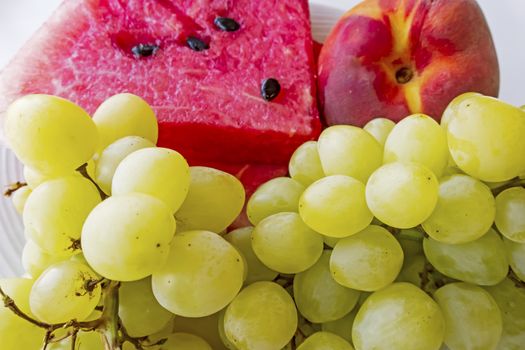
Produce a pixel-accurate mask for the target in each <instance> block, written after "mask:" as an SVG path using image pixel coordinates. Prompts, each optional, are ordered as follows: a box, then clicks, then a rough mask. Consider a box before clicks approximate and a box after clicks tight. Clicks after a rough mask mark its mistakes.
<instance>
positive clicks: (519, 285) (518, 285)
mask: <svg viewBox="0 0 525 350" xmlns="http://www.w3.org/2000/svg"><path fill="white" fill-rule="evenodd" d="M508 278H509V279H510V280H511V281H512V282H514V285H515V286H516V288H524V289H525V282H524V281H522V280H520V279H519V277H518V276H517V275H516V274H515V273H514V271H512V269H511V270H509V275H508Z"/></svg>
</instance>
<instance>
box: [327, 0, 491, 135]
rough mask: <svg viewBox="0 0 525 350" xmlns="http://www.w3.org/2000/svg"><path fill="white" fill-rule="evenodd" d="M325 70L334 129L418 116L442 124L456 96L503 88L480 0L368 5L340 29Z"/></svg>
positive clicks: (372, 0) (398, 0)
mask: <svg viewBox="0 0 525 350" xmlns="http://www.w3.org/2000/svg"><path fill="white" fill-rule="evenodd" d="M318 69H319V81H318V84H319V93H320V103H321V106H322V109H323V112H324V116H325V118H326V121H327V123H328V124H329V125H334V124H352V125H356V126H363V125H365V124H366V123H367V122H368V121H369V120H371V119H373V118H376V117H386V118H388V119H391V120H393V121H399V120H401V119H402V118H404V117H406V116H408V115H411V114H414V113H425V114H428V115H430V116H432V117H433V118H435V119H436V120H437V121H439V120H440V119H441V115H442V113H443V111H444V110H445V108H446V106H447V105H448V104H449V102H450V101H451V100H452V99H453V98H454V97H456V96H458V95H460V94H462V93H464V92H470V91H472V92H479V93H482V94H484V95H490V96H496V95H497V94H498V91H499V66H498V59H497V55H496V50H495V48H494V43H493V41H492V36H491V33H490V30H489V28H488V25H487V22H486V20H485V17H484V15H483V13H482V11H481V9H480V7H479V5H478V4H477V3H476V1H475V0H365V1H363V2H362V3H360V4H359V5H357V6H356V7H354V8H353V9H351V10H350V11H348V12H347V13H346V14H345V15H344V16H343V18H342V19H341V20H340V21H339V22H338V23H337V25H336V26H335V28H334V29H333V30H332V32H331V33H330V35H329V36H328V38H327V40H326V42H325V45H324V46H323V48H322V50H321V54H320V57H319V68H318Z"/></svg>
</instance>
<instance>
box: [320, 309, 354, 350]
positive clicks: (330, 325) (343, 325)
mask: <svg viewBox="0 0 525 350" xmlns="http://www.w3.org/2000/svg"><path fill="white" fill-rule="evenodd" d="M358 311H359V307H355V308H354V309H353V310H352V311H351V312H349V313H348V314H346V315H345V316H344V317H341V318H340V319H338V320H335V321H330V322H324V323H322V324H321V330H322V331H323V332H330V333H334V334H337V335H338V336H340V337H341V338H343V339H345V340H347V341H348V342H350V343H352V326H353V325H354V320H355V316H356V315H357V312H358Z"/></svg>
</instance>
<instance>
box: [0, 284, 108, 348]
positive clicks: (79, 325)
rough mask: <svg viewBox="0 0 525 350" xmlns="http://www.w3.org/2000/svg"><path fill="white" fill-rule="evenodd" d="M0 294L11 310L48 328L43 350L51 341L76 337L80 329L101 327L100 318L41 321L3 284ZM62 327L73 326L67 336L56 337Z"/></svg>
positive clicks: (35, 323)
mask: <svg viewBox="0 0 525 350" xmlns="http://www.w3.org/2000/svg"><path fill="white" fill-rule="evenodd" d="M0 296H1V297H2V299H3V301H4V306H5V307H6V308H8V309H9V310H11V311H12V312H13V313H14V314H15V315H17V316H18V317H20V318H22V319H24V320H26V321H27V322H29V323H31V324H33V325H35V326H37V327H40V328H43V329H45V330H46V336H45V338H44V344H43V347H42V349H43V350H46V349H47V346H48V345H49V344H50V343H56V342H59V341H61V340H64V339H66V338H68V337H70V336H74V339H76V334H77V333H78V331H79V330H84V331H93V330H95V329H97V328H99V327H100V324H101V322H100V320H93V321H86V322H78V321H76V320H72V321H69V322H67V323H56V324H50V323H46V322H41V321H38V320H36V319H34V318H33V317H31V316H29V315H28V314H26V313H25V312H23V311H22V310H20V308H19V307H18V306H17V305H16V303H15V301H14V300H13V299H12V298H11V297H10V296H9V295H7V294H6V293H5V292H4V290H3V289H2V287H1V286H0ZM62 328H66V329H67V328H73V330H72V331H70V332H68V334H66V335H65V336H63V337H61V338H55V335H54V332H55V331H56V330H58V329H62Z"/></svg>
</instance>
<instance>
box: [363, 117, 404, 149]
mask: <svg viewBox="0 0 525 350" xmlns="http://www.w3.org/2000/svg"><path fill="white" fill-rule="evenodd" d="M395 125H396V123H394V122H393V121H391V120H390V119H386V118H375V119H372V120H371V121H369V122H368V123H366V125H365V126H364V127H363V129H364V130H366V131H368V133H370V135H372V136H373V137H374V138H375V139H376V141H377V142H379V144H380V145H381V146H383V147H384V146H385V142H386V139H387V137H388V135H389V134H390V132H391V131H392V129H393V128H394V126H395Z"/></svg>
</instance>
